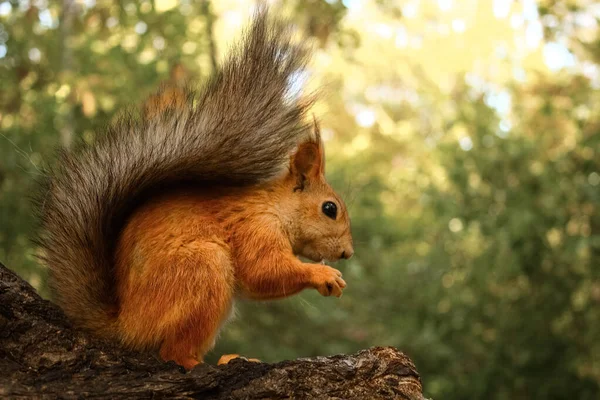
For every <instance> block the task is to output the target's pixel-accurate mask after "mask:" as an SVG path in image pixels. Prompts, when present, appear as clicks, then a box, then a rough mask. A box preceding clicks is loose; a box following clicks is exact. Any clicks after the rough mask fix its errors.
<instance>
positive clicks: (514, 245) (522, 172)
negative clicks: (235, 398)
mask: <svg viewBox="0 0 600 400" xmlns="http://www.w3.org/2000/svg"><path fill="white" fill-rule="evenodd" d="M161 3H164V2H160V1H156V2H139V3H135V2H129V1H121V2H112V3H110V4H107V3H102V4H100V2H99V4H97V5H95V6H93V7H91V8H86V7H82V6H77V7H75V8H73V9H71V10H70V11H65V9H63V8H62V7H61V4H59V3H56V2H50V4H49V5H48V7H47V8H46V7H45V6H39V5H38V6H33V5H31V6H27V5H21V4H24V3H18V2H11V3H10V4H11V5H12V6H11V12H10V13H8V14H2V13H0V46H3V45H4V46H5V47H6V49H7V52H6V55H5V56H3V57H0V87H2V91H1V92H0V128H1V136H0V204H1V208H0V260H2V261H3V262H4V263H5V264H7V265H9V266H10V267H12V268H14V269H15V270H16V271H18V272H19V273H20V274H21V275H22V276H24V277H25V278H26V279H28V280H29V281H30V282H32V283H33V284H34V285H35V286H36V287H38V289H39V290H40V291H41V292H42V293H43V294H44V295H49V294H48V293H46V291H45V286H44V279H43V277H44V271H43V268H42V267H41V266H39V265H38V264H37V263H36V261H35V258H34V254H35V252H36V249H35V247H34V246H33V245H32V244H31V243H30V242H29V241H28V238H29V237H30V236H31V235H32V234H33V233H34V230H35V220H34V218H33V214H32V209H31V207H30V204H29V202H28V201H27V198H28V196H29V195H30V194H31V193H32V192H34V191H35V190H36V184H35V182H34V180H35V178H36V177H37V176H38V175H39V174H40V166H41V165H42V164H43V163H44V162H52V161H51V160H52V159H53V148H54V147H55V146H56V145H58V144H60V143H62V144H70V143H71V142H72V141H73V140H74V139H76V138H77V137H81V138H82V139H83V140H87V141H92V140H93V139H94V135H96V134H101V132H102V127H103V126H104V125H105V124H107V123H109V122H110V118H112V116H113V115H114V114H115V112H117V111H118V110H119V109H122V108H123V107H126V106H128V105H131V104H132V103H135V102H138V101H139V100H140V99H142V98H143V97H144V96H145V95H146V94H147V93H149V92H150V91H151V90H153V89H154V88H156V87H157V86H158V84H159V82H160V81H162V80H163V79H165V78H166V76H167V73H168V70H169V67H170V66H171V65H173V64H174V63H179V62H181V63H183V64H184V65H186V67H188V68H189V69H190V70H191V71H193V72H194V73H195V74H196V76H197V77H198V78H200V79H202V78H203V77H205V76H207V75H208V74H209V73H210V71H211V68H212V60H213V58H214V57H215V55H214V54H211V50H210V49H211V42H210V41H211V38H210V35H208V34H207V32H208V29H207V27H209V26H210V25H211V24H209V23H208V22H211V21H212V20H209V19H210V18H214V19H215V22H218V21H219V19H220V18H225V16H224V15H221V14H220V12H223V11H222V10H220V9H218V8H217V7H214V8H215V10H213V12H214V16H212V14H208V13H207V10H206V8H203V7H201V6H196V5H195V2H184V3H182V5H181V6H178V7H174V8H170V9H168V10H163V9H159V5H160V4H161ZM388 3H389V4H388ZM4 4H8V3H7V2H4V3H2V2H1V0H0V10H2V7H4V8H5V9H6V7H7V6H4ZM77 4H79V3H77ZM216 4H217V2H213V6H214V5H216ZM343 4H345V3H340V2H335V1H319V0H316V1H308V2H293V4H292V6H290V7H289V9H287V11H289V12H290V14H291V16H292V17H293V18H294V19H295V20H296V21H297V22H298V24H300V25H301V26H302V27H303V28H305V29H306V30H307V31H309V32H310V33H311V34H312V35H313V36H314V37H315V38H316V40H317V43H318V44H319V46H320V47H322V48H323V49H324V51H325V53H328V54H330V55H331V59H332V60H333V65H334V66H335V68H338V70H337V71H335V70H329V71H328V72H327V73H324V74H323V75H324V76H325V78H324V79H325V80H326V81H327V82H328V89H329V92H330V93H328V97H327V100H326V102H325V104H324V105H320V106H321V107H322V109H323V108H324V109H325V110H326V113H325V118H324V129H323V130H324V133H325V136H327V137H332V138H331V140H329V141H328V142H327V149H328V164H327V167H328V171H327V173H328V175H329V178H330V181H331V182H332V183H333V185H334V186H335V187H336V188H337V189H338V190H339V191H340V192H341V193H342V194H343V195H344V197H345V198H346V200H347V203H348V205H349V208H350V212H351V216H352V221H353V234H354V237H355V247H356V249H355V250H356V256H355V257H354V258H352V259H351V260H349V261H344V262H342V263H340V265H339V267H340V269H341V270H342V271H343V272H344V278H345V279H346V281H347V282H348V288H347V289H346V291H345V293H344V296H343V297H342V298H341V299H339V301H338V300H332V299H329V298H321V297H320V296H319V295H318V293H316V292H306V293H303V294H301V295H300V296H298V297H296V298H292V299H287V300H283V301H277V302H269V303H250V302H243V301H241V302H239V304H238V310H239V312H238V317H237V318H236V319H235V320H234V321H233V322H232V323H231V324H230V325H228V326H227V328H225V330H224V332H223V335H222V338H221V340H220V341H219V342H218V345H217V348H216V350H215V352H214V353H213V355H211V358H209V361H212V362H214V361H215V359H216V358H217V357H218V356H219V355H220V354H222V353H232V352H235V353H241V354H244V355H248V356H251V357H258V358H261V359H263V360H265V361H277V360H282V359H286V358H295V357H304V356H315V355H326V354H333V353H340V352H352V351H355V350H358V349H360V348H364V347H368V346H374V345H392V346H397V347H398V348H400V349H402V350H403V351H405V352H407V353H408V354H409V355H410V356H411V358H412V359H413V360H414V361H415V363H416V364H417V367H418V370H419V371H420V372H421V374H422V377H423V382H424V386H425V391H426V395H427V396H429V397H433V398H436V399H464V398H469V399H574V398H576V399H596V398H598V397H599V396H600V364H599V361H598V360H600V342H598V339H597V338H599V337H600V311H599V310H600V307H599V304H600V269H599V268H598V265H600V211H599V207H600V93H598V90H597V84H598V83H597V82H593V81H591V80H590V79H589V78H586V77H584V76H582V75H579V74H578V73H576V72H569V73H566V72H559V73H556V74H540V75H539V76H538V77H537V78H536V79H535V80H529V81H528V82H527V83H518V84H517V83H515V84H512V86H508V87H504V88H503V90H505V92H506V94H507V95H508V96H509V97H510V99H511V103H512V107H511V112H510V118H508V117H507V116H506V115H502V113H499V112H498V111H497V110H496V109H495V108H494V107H493V101H491V100H490V96H491V94H490V92H489V91H488V90H486V89H485V88H483V89H482V88H481V87H477V85H475V84H473V83H472V82H471V81H470V80H469V79H468V78H465V79H458V83H456V84H455V85H453V88H452V90H451V91H449V92H444V91H443V90H441V89H439V88H438V87H437V85H435V84H433V83H431V82H428V81H427V80H426V79H424V77H423V76H420V75H419V74H418V73H417V74H416V75H417V76H416V78H415V79H414V80H413V81H408V80H407V81H406V82H403V81H402V82H401V83H400V84H399V83H398V81H397V80H394V79H396V76H395V74H396V72H395V71H394V70H393V68H394V67H395V66H394V65H392V66H387V65H386V66H385V67H387V68H392V69H388V70H379V69H377V70H368V69H366V68H365V69H360V68H361V65H362V64H361V63H365V64H366V63H367V61H368V58H369V57H370V56H371V55H372V54H368V55H365V54H362V55H361V53H359V52H356V53H355V52H354V49H356V48H357V47H358V48H359V47H360V43H361V39H364V38H365V37H366V36H367V33H366V32H361V31H357V30H354V29H352V27H349V26H346V25H344V24H343V21H344V16H345V12H346V9H345V7H344V5H343ZM375 4H376V5H375V6H374V7H383V8H385V9H386V10H387V9H390V7H391V8H394V7H395V6H393V5H392V4H391V3H390V2H387V1H381V2H375ZM540 4H541V5H542V6H541V7H540V10H541V14H542V15H550V16H554V17H555V19H554V20H552V19H550V21H551V22H552V24H550V25H551V26H547V27H546V34H547V35H548V37H552V38H554V37H555V35H559V34H565V33H564V32H566V31H569V29H566V28H565V26H566V25H565V24H567V23H568V21H571V19H569V17H568V16H569V13H571V14H572V13H575V12H578V10H577V9H569V8H568V7H561V6H560V5H561V2H554V1H553V2H541V3H540ZM394 9H396V8H394ZM390 15H392V18H394V19H398V20H401V17H400V13H399V12H397V13H394V14H390ZM69 18H70V20H71V21H72V22H71V23H70V26H65V25H69V24H68V23H66V22H65V21H69ZM40 21H41V22H40ZM323 21H327V23H323ZM565 21H567V22H565ZM375 22H376V21H375ZM554 22H557V23H558V25H556V24H555V23H554ZM67 28H68V29H67ZM350 36H351V37H353V38H354V40H350V41H349V40H348V38H349V37H350ZM596 36H597V35H596ZM212 40H213V41H217V40H218V39H215V38H212ZM569 43H571V44H572V46H573V48H575V51H576V52H577V54H578V57H579V58H580V60H582V62H586V63H588V64H589V65H595V66H596V67H598V64H597V63H598V57H597V55H598V52H597V51H595V50H594V48H595V47H594V46H595V45H596V44H597V43H599V41H598V36H597V37H595V38H592V39H589V40H587V41H582V40H579V36H577V34H576V33H574V34H573V36H572V37H569ZM214 44H215V43H214V42H213V45H214ZM217 44H219V43H218V42H217ZM217 47H219V46H217ZM34 49H37V51H36V50H34ZM0 54H2V53H1V52H0ZM390 54H391V50H390ZM389 57H392V56H389ZM377 58H378V59H379V58H382V59H384V60H386V59H385V54H377ZM348 60H349V61H348ZM344 62H347V64H344ZM336 63H339V64H336ZM340 65H341V66H340ZM357 70H358V72H357ZM382 71H387V73H388V75H389V76H388V75H386V72H382ZM390 82H391V83H390ZM467 82H471V83H467ZM387 84H389V86H390V87H397V86H401V87H402V88H403V89H405V90H406V91H407V92H411V93H414V95H415V97H416V99H417V100H415V101H403V102H397V101H396V102H394V101H392V99H391V98H386V97H385V96H384V97H383V98H381V99H379V100H373V96H369V95H368V94H366V93H367V89H368V88H372V87H373V86H377V85H380V86H381V85H387ZM353 85H354V86H353ZM357 85H362V86H358V87H359V89H358V90H354V91H345V90H346V88H348V87H356V86H357ZM349 92H350V93H351V94H350V95H349V94H348V93H349ZM348 97H350V98H348ZM355 103H360V104H367V105H369V106H371V107H377V109H378V110H381V112H382V113H383V114H384V115H385V118H381V119H378V121H377V123H375V124H374V125H372V126H364V124H363V126H360V124H357V123H356V121H355V119H356V118H355V114H356V113H355V112H354V111H353V109H352V106H351V105H349V104H355ZM367 125H368V124H367ZM327 132H329V133H330V134H328V133H327Z"/></svg>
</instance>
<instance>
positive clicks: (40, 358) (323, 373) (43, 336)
mask: <svg viewBox="0 0 600 400" xmlns="http://www.w3.org/2000/svg"><path fill="white" fill-rule="evenodd" d="M421 390H422V389H421V380H420V378H419V374H418V373H417V371H416V369H415V366H414V365H413V363H412V361H411V360H410V359H409V358H408V357H406V356H405V355H404V354H403V353H401V352H399V351H397V350H396V349H394V348H391V347H386V348H383V347H374V348H371V349H369V350H363V351H360V352H358V353H356V354H353V355H338V356H332V357H317V358H311V359H298V360H295V361H283V362H280V363H277V364H264V363H250V362H247V361H244V360H241V359H239V360H233V361H231V362H230V364H228V365H224V366H213V365H207V364H202V365H199V366H198V367H196V368H194V369H193V370H192V371H191V372H188V373H186V372H185V371H184V370H183V369H182V368H181V367H179V366H177V365H175V364H174V363H172V362H171V363H164V362H162V361H161V360H159V359H158V358H156V357H155V356H153V355H150V354H145V353H137V352H132V351H129V350H125V349H122V348H120V347H118V346H116V345H115V344H112V343H108V342H105V341H102V340H100V339H97V338H94V337H91V336H89V335H88V334H87V333H85V332H82V331H79V330H75V329H73V327H72V326H71V325H70V323H69V322H68V320H67V318H66V317H65V315H64V314H63V312H62V311H61V310H60V309H59V308H58V307H57V306H55V305H54V304H52V303H50V302H48V301H46V300H43V299H42V298H40V297H39V296H38V295H37V293H36V292H35V290H34V289H33V288H32V287H31V286H30V285H29V284H28V283H26V282H25V281H23V280H22V279H20V278H19V277H18V276H16V275H15V274H14V273H13V272H11V271H10V270H8V269H7V268H6V267H4V266H3V265H2V264H0V398H10V399H13V398H16V399H18V398H31V397H34V398H48V399H56V398H82V397H94V398H116V397H118V398H154V397H157V398H164V397H168V398H202V399H410V400H417V399H423V397H422V395H421Z"/></svg>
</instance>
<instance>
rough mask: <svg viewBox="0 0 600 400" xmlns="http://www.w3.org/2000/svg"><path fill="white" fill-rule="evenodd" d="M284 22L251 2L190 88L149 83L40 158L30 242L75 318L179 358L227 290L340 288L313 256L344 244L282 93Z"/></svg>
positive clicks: (287, 45) (217, 322) (195, 343)
mask: <svg viewBox="0 0 600 400" xmlns="http://www.w3.org/2000/svg"><path fill="white" fill-rule="evenodd" d="M290 36H291V34H290V27H289V25H285V24H282V23H280V22H277V21H273V20H272V18H271V17H269V15H268V13H267V11H266V9H264V8H262V9H261V10H260V11H258V12H257V14H256V15H255V16H254V19H253V22H252V24H251V26H250V28H249V29H248V30H247V31H246V33H245V36H244V38H243V39H242V41H241V42H240V43H239V44H238V45H237V46H235V47H234V48H233V50H232V52H231V54H230V55H229V57H228V58H227V59H226V61H225V62H224V64H223V65H222V66H221V67H220V68H219V70H218V71H217V72H215V73H214V75H213V76H212V77H211V78H210V79H209V81H208V83H206V84H205V85H204V87H203V88H202V89H201V90H200V91H198V92H197V93H192V92H191V91H189V92H188V91H183V90H170V91H169V90H163V92H161V93H159V94H158V95H157V96H158V97H156V96H155V97H152V98H151V99H150V100H149V102H148V103H147V107H146V109H145V113H144V114H143V116H142V117H141V118H137V119H136V118H133V117H131V118H121V120H120V121H119V122H117V123H115V124H114V125H112V126H111V127H110V128H109V129H108V132H106V135H103V136H101V137H99V138H98V139H97V141H96V142H95V143H93V144H90V145H86V144H82V145H81V146H80V148H78V149H76V150H73V151H64V152H63V153H62V157H61V158H60V159H59V160H58V162H57V164H56V166H55V167H53V168H52V169H51V170H49V171H48V174H47V175H48V176H49V179H48V181H47V186H46V187H45V188H46V189H45V191H44V193H43V198H42V199H41V201H40V209H39V210H40V215H41V222H42V230H41V232H42V233H41V236H40V238H39V243H40V245H41V248H42V252H43V255H42V258H43V261H44V262H45V264H46V265H47V266H48V268H49V283H50V287H51V289H52V291H53V294H54V298H55V300H56V302H57V303H58V304H59V305H60V306H61V307H62V308H63V309H64V311H65V312H66V314H67V315H68V316H69V317H70V319H71V320H72V321H73V323H74V324H75V325H76V326H78V327H81V328H83V329H86V330H89V331H91V332H92V333H94V334H96V335H98V336H100V337H106V338H110V339H112V340H116V341H118V342H120V343H122V344H123V345H124V346H127V347H129V348H132V349H137V350H144V351H158V352H159V354H160V356H161V357H162V359H164V360H165V361H168V360H173V361H175V362H176V363H178V364H180V365H182V366H183V367H185V368H186V369H191V368H193V367H194V366H195V365H197V364H198V363H201V362H203V357H204V355H205V354H206V353H207V351H209V350H210V349H211V348H212V347H213V346H214V342H215V338H216V336H217V334H218V332H219V330H220V328H221V326H222V325H223V323H224V322H225V321H226V319H227V317H228V315H229V314H230V310H231V308H232V304H233V302H234V300H235V298H236V297H244V298H250V299H278V298H284V297H287V296H291V295H294V294H296V293H298V292H300V291H302V290H304V289H307V288H314V289H316V290H318V291H319V293H320V294H321V295H323V296H336V297H339V296H340V295H341V294H342V290H343V289H344V288H345V287H346V283H345V282H344V280H343V279H342V274H341V273H340V272H339V271H338V270H336V269H334V268H332V267H329V266H327V265H324V263H319V262H322V261H324V260H329V261H335V260H339V259H344V258H345V259H347V258H350V257H351V256H352V254H353V247H352V236H351V232H350V218H349V216H348V212H347V210H346V206H345V205H344V202H343V201H342V199H341V198H340V196H339V195H337V194H336V193H335V192H334V190H333V189H332V188H331V187H330V186H329V184H328V183H327V181H326V180H325V176H324V167H325V163H324V149H323V142H322V141H321V138H320V134H319V128H318V124H317V123H316V121H315V122H310V121H308V118H307V117H308V115H307V114H308V112H309V109H310V106H311V104H312V100H313V99H312V97H311V96H308V95H302V96H291V95H290V93H289V89H290V84H291V80H292V79H293V77H294V74H295V73H297V72H298V71H301V70H302V69H303V68H305V66H306V62H307V60H308V58H309V51H308V49H307V47H306V46H305V45H303V44H298V43H296V42H293V41H292V40H291V37H290ZM298 256H302V257H305V258H307V259H309V260H312V261H314V262H315V263H309V262H303V261H301V260H300V259H299V257H298ZM225 357H226V359H229V357H227V356H225Z"/></svg>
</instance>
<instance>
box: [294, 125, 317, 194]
mask: <svg viewBox="0 0 600 400" xmlns="http://www.w3.org/2000/svg"><path fill="white" fill-rule="evenodd" d="M324 172H325V153H324V151H323V142H322V141H321V133H320V131H319V127H318V125H317V121H316V120H315V131H314V138H312V139H310V140H309V141H307V142H304V143H302V144H301V145H300V146H298V150H297V151H296V153H295V154H294V155H293V156H292V160H291V173H292V175H294V176H295V178H296V181H297V186H296V188H295V189H294V190H302V189H304V183H305V181H306V180H307V179H311V178H316V177H318V176H319V175H321V174H323V173H324Z"/></svg>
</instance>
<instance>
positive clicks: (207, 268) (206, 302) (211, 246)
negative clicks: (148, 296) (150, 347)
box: [160, 240, 235, 369]
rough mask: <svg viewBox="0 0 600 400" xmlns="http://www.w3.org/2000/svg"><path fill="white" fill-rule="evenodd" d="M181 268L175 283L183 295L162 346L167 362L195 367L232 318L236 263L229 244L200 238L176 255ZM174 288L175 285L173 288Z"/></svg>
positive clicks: (173, 307) (174, 310)
mask: <svg viewBox="0 0 600 400" xmlns="http://www.w3.org/2000/svg"><path fill="white" fill-rule="evenodd" d="M174 257H176V258H177V259H176V260H173V263H174V264H177V265H179V268H181V270H180V271H171V273H175V274H176V276H179V279H178V280H177V281H176V282H175V281H174V284H175V285H177V286H179V287H178V288H177V291H178V292H179V294H180V297H179V298H177V299H176V300H175V302H174V304H173V305H172V308H171V309H172V312H170V313H168V318H173V319H172V320H171V321H170V322H169V325H170V329H168V330H167V331H166V332H165V337H164V340H163V343H162V345H161V348H160V355H161V357H162V358H163V359H164V360H165V361H169V360H173V361H175V362H176V363H178V364H180V365H182V366H184V367H185V368H186V369H191V368H193V367H194V366H195V365H197V364H198V363H200V362H202V360H203V358H204V355H205V354H206V353H207V352H208V351H209V350H210V349H211V348H212V347H213V346H214V343H215V338H216V336H217V333H218V332H219V329H220V328H221V325H222V324H223V323H224V322H225V320H226V319H227V318H228V316H229V314H230V311H231V307H232V300H233V293H234V285H235V282H234V275H233V265H232V262H231V259H230V256H229V251H228V250H227V248H226V246H224V245H223V244H220V243H214V242H207V241H202V240H196V241H193V242H190V243H187V244H186V245H185V249H182V250H179V251H177V252H176V253H175V254H174ZM172 289H174V288H172Z"/></svg>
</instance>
